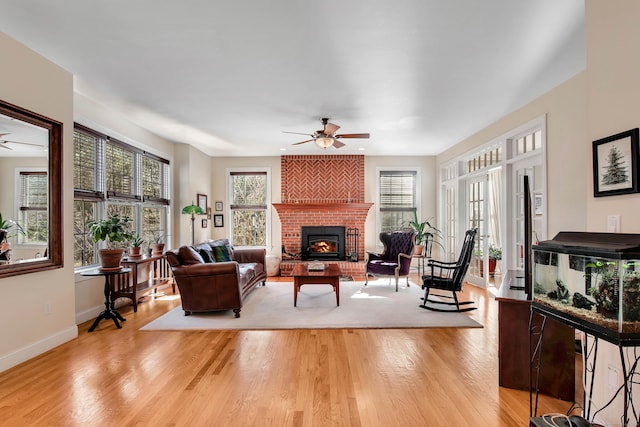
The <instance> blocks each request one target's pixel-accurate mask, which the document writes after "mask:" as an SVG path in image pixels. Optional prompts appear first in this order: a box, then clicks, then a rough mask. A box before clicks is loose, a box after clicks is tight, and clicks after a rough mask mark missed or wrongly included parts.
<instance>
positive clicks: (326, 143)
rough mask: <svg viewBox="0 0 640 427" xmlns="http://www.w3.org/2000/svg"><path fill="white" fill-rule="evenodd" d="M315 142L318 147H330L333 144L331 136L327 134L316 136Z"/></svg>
mask: <svg viewBox="0 0 640 427" xmlns="http://www.w3.org/2000/svg"><path fill="white" fill-rule="evenodd" d="M316 144H318V146H319V147H322V148H325V149H326V148H327V147H331V146H332V145H333V138H331V137H328V136H322V137H320V138H316Z"/></svg>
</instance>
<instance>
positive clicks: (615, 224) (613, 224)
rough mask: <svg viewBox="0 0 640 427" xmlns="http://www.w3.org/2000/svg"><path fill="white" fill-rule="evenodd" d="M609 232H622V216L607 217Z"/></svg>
mask: <svg viewBox="0 0 640 427" xmlns="http://www.w3.org/2000/svg"><path fill="white" fill-rule="evenodd" d="M607 231H608V232H609V233H619V232H620V215H609V216H607Z"/></svg>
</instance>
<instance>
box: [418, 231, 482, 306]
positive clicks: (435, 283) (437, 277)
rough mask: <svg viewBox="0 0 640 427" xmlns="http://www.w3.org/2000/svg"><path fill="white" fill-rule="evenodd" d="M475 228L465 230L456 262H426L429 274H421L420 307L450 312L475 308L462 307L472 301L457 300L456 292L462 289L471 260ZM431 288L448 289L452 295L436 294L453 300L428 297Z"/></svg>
mask: <svg viewBox="0 0 640 427" xmlns="http://www.w3.org/2000/svg"><path fill="white" fill-rule="evenodd" d="M477 232H478V229H477V228H472V229H471V230H467V232H466V233H465V236H464V243H463V244H462V249H461V250H460V257H459V258H458V261H456V262H442V261H437V260H429V261H428V263H427V269H430V271H431V272H430V273H429V274H425V275H424V276H422V289H424V290H425V292H424V298H423V300H424V301H423V303H422V305H420V307H422V308H426V309H427V310H433V311H444V312H446V311H451V312H464V311H471V310H475V309H476V308H477V307H463V308H460V306H461V305H467V304H473V301H458V296H457V294H456V293H457V292H460V291H462V285H463V283H464V276H465V274H467V270H468V269H469V263H470V262H471V254H472V252H473V246H474V241H475V237H476V234H477ZM431 289H439V290H443V291H449V292H451V293H452V296H449V295H438V297H441V298H449V299H453V301H454V302H448V301H440V300H434V299H429V293H430V292H431ZM427 303H432V304H446V305H455V306H456V308H455V309H445V308H438V307H432V306H428V305H427Z"/></svg>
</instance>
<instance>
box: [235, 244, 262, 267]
mask: <svg viewBox="0 0 640 427" xmlns="http://www.w3.org/2000/svg"><path fill="white" fill-rule="evenodd" d="M233 260H234V261H237V262H239V263H240V264H244V263H250V262H254V263H257V264H262V265H264V266H266V265H267V250H266V249H260V248H251V249H249V248H247V249H235V248H234V249H233Z"/></svg>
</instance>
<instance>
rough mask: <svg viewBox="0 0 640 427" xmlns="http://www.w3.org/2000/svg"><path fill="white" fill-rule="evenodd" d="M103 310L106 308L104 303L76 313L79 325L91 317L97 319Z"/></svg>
mask: <svg viewBox="0 0 640 427" xmlns="http://www.w3.org/2000/svg"><path fill="white" fill-rule="evenodd" d="M102 310H104V304H100V305H96V306H94V307H91V308H88V309H86V310H84V311H81V312H79V313H76V325H79V324H81V323H84V322H86V321H88V320H91V319H95V318H96V317H98V314H100V313H102Z"/></svg>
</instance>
